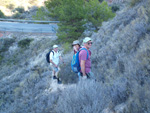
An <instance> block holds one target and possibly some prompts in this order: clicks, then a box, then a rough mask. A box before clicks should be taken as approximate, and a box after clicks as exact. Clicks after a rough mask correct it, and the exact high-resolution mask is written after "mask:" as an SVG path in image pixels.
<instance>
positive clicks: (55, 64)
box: [50, 59, 57, 67]
mask: <svg viewBox="0 0 150 113" xmlns="http://www.w3.org/2000/svg"><path fill="white" fill-rule="evenodd" d="M50 63H52V64H53V65H54V66H55V67H57V65H56V64H55V63H54V62H53V61H52V60H51V59H50Z"/></svg>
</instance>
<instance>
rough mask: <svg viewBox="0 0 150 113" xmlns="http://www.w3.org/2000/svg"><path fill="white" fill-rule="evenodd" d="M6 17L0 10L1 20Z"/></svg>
mask: <svg viewBox="0 0 150 113" xmlns="http://www.w3.org/2000/svg"><path fill="white" fill-rule="evenodd" d="M4 17H5V15H4V13H3V12H2V11H1V10H0V18H4Z"/></svg>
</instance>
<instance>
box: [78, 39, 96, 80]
mask: <svg viewBox="0 0 150 113" xmlns="http://www.w3.org/2000/svg"><path fill="white" fill-rule="evenodd" d="M91 46H92V39H91V38H89V37H85V38H84V39H83V48H85V49H86V50H87V51H86V50H82V51H80V53H79V62H80V67H81V72H80V74H81V76H82V79H86V78H92V79H95V77H94V75H93V73H92V72H91V51H90V50H89V49H90V48H91ZM87 52H88V53H87ZM87 55H88V58H87Z"/></svg>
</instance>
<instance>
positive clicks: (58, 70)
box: [55, 67, 60, 78]
mask: <svg viewBox="0 0 150 113" xmlns="http://www.w3.org/2000/svg"><path fill="white" fill-rule="evenodd" d="M59 72H60V67H58V68H57V69H56V74H55V75H56V77H57V78H59V76H58V74H59Z"/></svg>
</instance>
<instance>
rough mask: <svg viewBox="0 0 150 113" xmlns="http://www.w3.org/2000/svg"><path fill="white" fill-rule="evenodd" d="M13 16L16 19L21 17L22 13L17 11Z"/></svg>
mask: <svg viewBox="0 0 150 113" xmlns="http://www.w3.org/2000/svg"><path fill="white" fill-rule="evenodd" d="M12 17H13V18H15V19H19V18H20V17H21V14H20V13H18V12H17V13H15V14H14V15H13V16H12Z"/></svg>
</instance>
